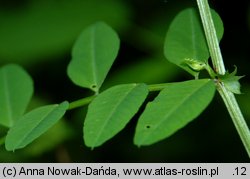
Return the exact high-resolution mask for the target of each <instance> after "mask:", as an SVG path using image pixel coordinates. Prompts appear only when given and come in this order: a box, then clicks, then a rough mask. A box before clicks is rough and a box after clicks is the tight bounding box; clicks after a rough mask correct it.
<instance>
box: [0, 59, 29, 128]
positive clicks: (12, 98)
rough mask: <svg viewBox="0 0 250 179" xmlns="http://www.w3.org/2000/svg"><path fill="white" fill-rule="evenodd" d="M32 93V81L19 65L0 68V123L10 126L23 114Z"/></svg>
mask: <svg viewBox="0 0 250 179" xmlns="http://www.w3.org/2000/svg"><path fill="white" fill-rule="evenodd" d="M32 94H33V81H32V79H31V77H30V76H29V74H28V73H27V72H26V71H25V70H24V69H23V68H22V67H20V66H18V65H14V64H10V65H6V66H3V67H2V68H0V124H1V125H4V126H6V127H11V126H12V125H13V124H14V123H15V121H16V120H17V119H18V118H19V117H21V116H22V115H23V113H24V112H25V110H26V107H27V105H28V103H29V101H30V99H31V97H32Z"/></svg>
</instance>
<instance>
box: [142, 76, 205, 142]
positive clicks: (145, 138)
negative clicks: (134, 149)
mask: <svg viewBox="0 0 250 179" xmlns="http://www.w3.org/2000/svg"><path fill="white" fill-rule="evenodd" d="M208 82H209V81H208ZM208 82H206V83H205V84H203V85H202V86H200V87H199V88H197V89H196V90H195V91H194V92H193V93H192V94H190V95H188V96H186V97H185V98H184V100H182V101H181V102H180V103H179V105H176V106H175V107H174V108H173V109H172V110H170V111H168V113H167V114H166V115H164V117H163V118H162V120H161V121H159V123H158V124H157V125H156V127H155V130H156V129H158V127H159V126H160V125H161V124H162V123H163V122H165V120H166V118H168V117H169V116H171V115H172V114H173V113H174V112H175V111H176V109H177V108H179V106H180V105H182V104H183V103H184V102H186V101H187V100H188V99H189V98H191V96H193V95H194V94H195V93H196V92H197V91H198V90H200V89H201V88H203V87H204V86H205V85H207V84H208ZM155 130H154V131H155ZM154 131H152V132H150V133H148V134H147V137H144V140H143V142H144V141H145V140H147V138H148V136H149V135H150V134H152V133H153V132H154ZM143 142H141V143H143Z"/></svg>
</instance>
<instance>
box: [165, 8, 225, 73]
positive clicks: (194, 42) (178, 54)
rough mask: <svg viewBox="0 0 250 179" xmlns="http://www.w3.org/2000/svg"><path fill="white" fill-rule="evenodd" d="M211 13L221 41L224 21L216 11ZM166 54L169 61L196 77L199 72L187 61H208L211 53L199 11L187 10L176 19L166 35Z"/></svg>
mask: <svg viewBox="0 0 250 179" xmlns="http://www.w3.org/2000/svg"><path fill="white" fill-rule="evenodd" d="M211 13H212V17H213V20H214V24H215V27H216V32H217V36H218V39H221V38H222V36H223V31H224V29H223V23H222V20H221V19H220V17H219V15H218V14H217V13H216V12H215V11H214V10H211ZM164 54H165V57H166V58H167V60H169V61H170V62H172V63H174V64H176V65H178V66H180V67H181V68H183V69H185V70H186V71H188V72H189V73H191V74H192V75H194V76H195V75H196V74H197V73H198V72H197V71H194V70H192V69H191V68H190V67H189V66H188V65H187V64H186V63H185V60H186V59H193V60H196V61H200V62H205V63H206V62H207V61H208V58H209V51H208V47H207V43H206V38H205V34H204V31H203V28H202V23H201V20H200V16H199V13H198V10H197V9H195V8H188V9H185V10H183V11H181V12H180V13H179V14H178V15H177V16H176V17H175V18H174V20H173V22H172V23H171V25H170V27H169V30H168V32H167V35H166V39H165V44H164Z"/></svg>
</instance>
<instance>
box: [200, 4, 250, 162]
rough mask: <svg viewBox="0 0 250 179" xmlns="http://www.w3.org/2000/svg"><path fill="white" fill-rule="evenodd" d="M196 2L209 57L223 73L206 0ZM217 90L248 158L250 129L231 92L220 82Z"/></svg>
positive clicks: (222, 63) (249, 154)
mask: <svg viewBox="0 0 250 179" xmlns="http://www.w3.org/2000/svg"><path fill="white" fill-rule="evenodd" d="M197 4H198V7H199V11H200V16H201V19H202V24H203V28H204V31H205V35H206V39H207V43H208V48H209V51H210V55H211V59H212V62H213V66H214V68H215V71H216V73H218V74H220V75H224V74H225V72H226V71H225V66H224V62H223V59H222V55H221V51H220V47H219V42H218V39H217V35H216V31H215V27H214V23H213V19H212V16H211V12H210V7H209V4H208V1H207V0H197ZM217 90H218V91H219V93H220V95H221V97H222V99H223V101H224V103H225V105H226V107H227V110H228V112H229V114H230V116H231V118H232V120H233V123H234V125H235V127H236V130H237V132H238V134H239V136H240V138H241V140H242V142H243V145H244V147H245V149H246V151H247V153H248V156H249V158H250V130H249V128H248V126H247V124H246V121H245V119H244V117H243V115H242V113H241V110H240V108H239V105H238V103H237V101H236V99H235V96H234V94H233V93H232V92H230V91H229V90H227V89H226V88H225V87H224V84H223V83H222V82H220V83H218V85H217Z"/></svg>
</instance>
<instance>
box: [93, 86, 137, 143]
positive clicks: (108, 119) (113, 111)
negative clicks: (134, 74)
mask: <svg viewBox="0 0 250 179" xmlns="http://www.w3.org/2000/svg"><path fill="white" fill-rule="evenodd" d="M135 87H136V86H134V87H133V88H131V89H130V90H129V91H128V92H127V93H125V94H124V96H123V97H122V98H121V99H120V100H119V101H118V103H117V105H116V106H115V107H114V108H113V110H112V111H111V113H110V115H109V116H108V117H107V120H106V121H105V123H104V125H103V126H102V128H101V129H100V130H99V133H98V135H97V137H96V140H95V142H93V144H94V145H93V146H91V147H94V146H95V144H96V141H98V140H99V139H100V136H101V133H102V132H103V130H104V128H105V127H106V125H107V124H108V122H109V121H110V119H111V117H112V116H113V114H114V113H115V111H116V109H117V108H118V107H119V106H121V104H122V102H123V101H124V99H125V98H126V97H127V96H128V95H129V94H130V93H131V92H132V91H133V90H134V89H135Z"/></svg>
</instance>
